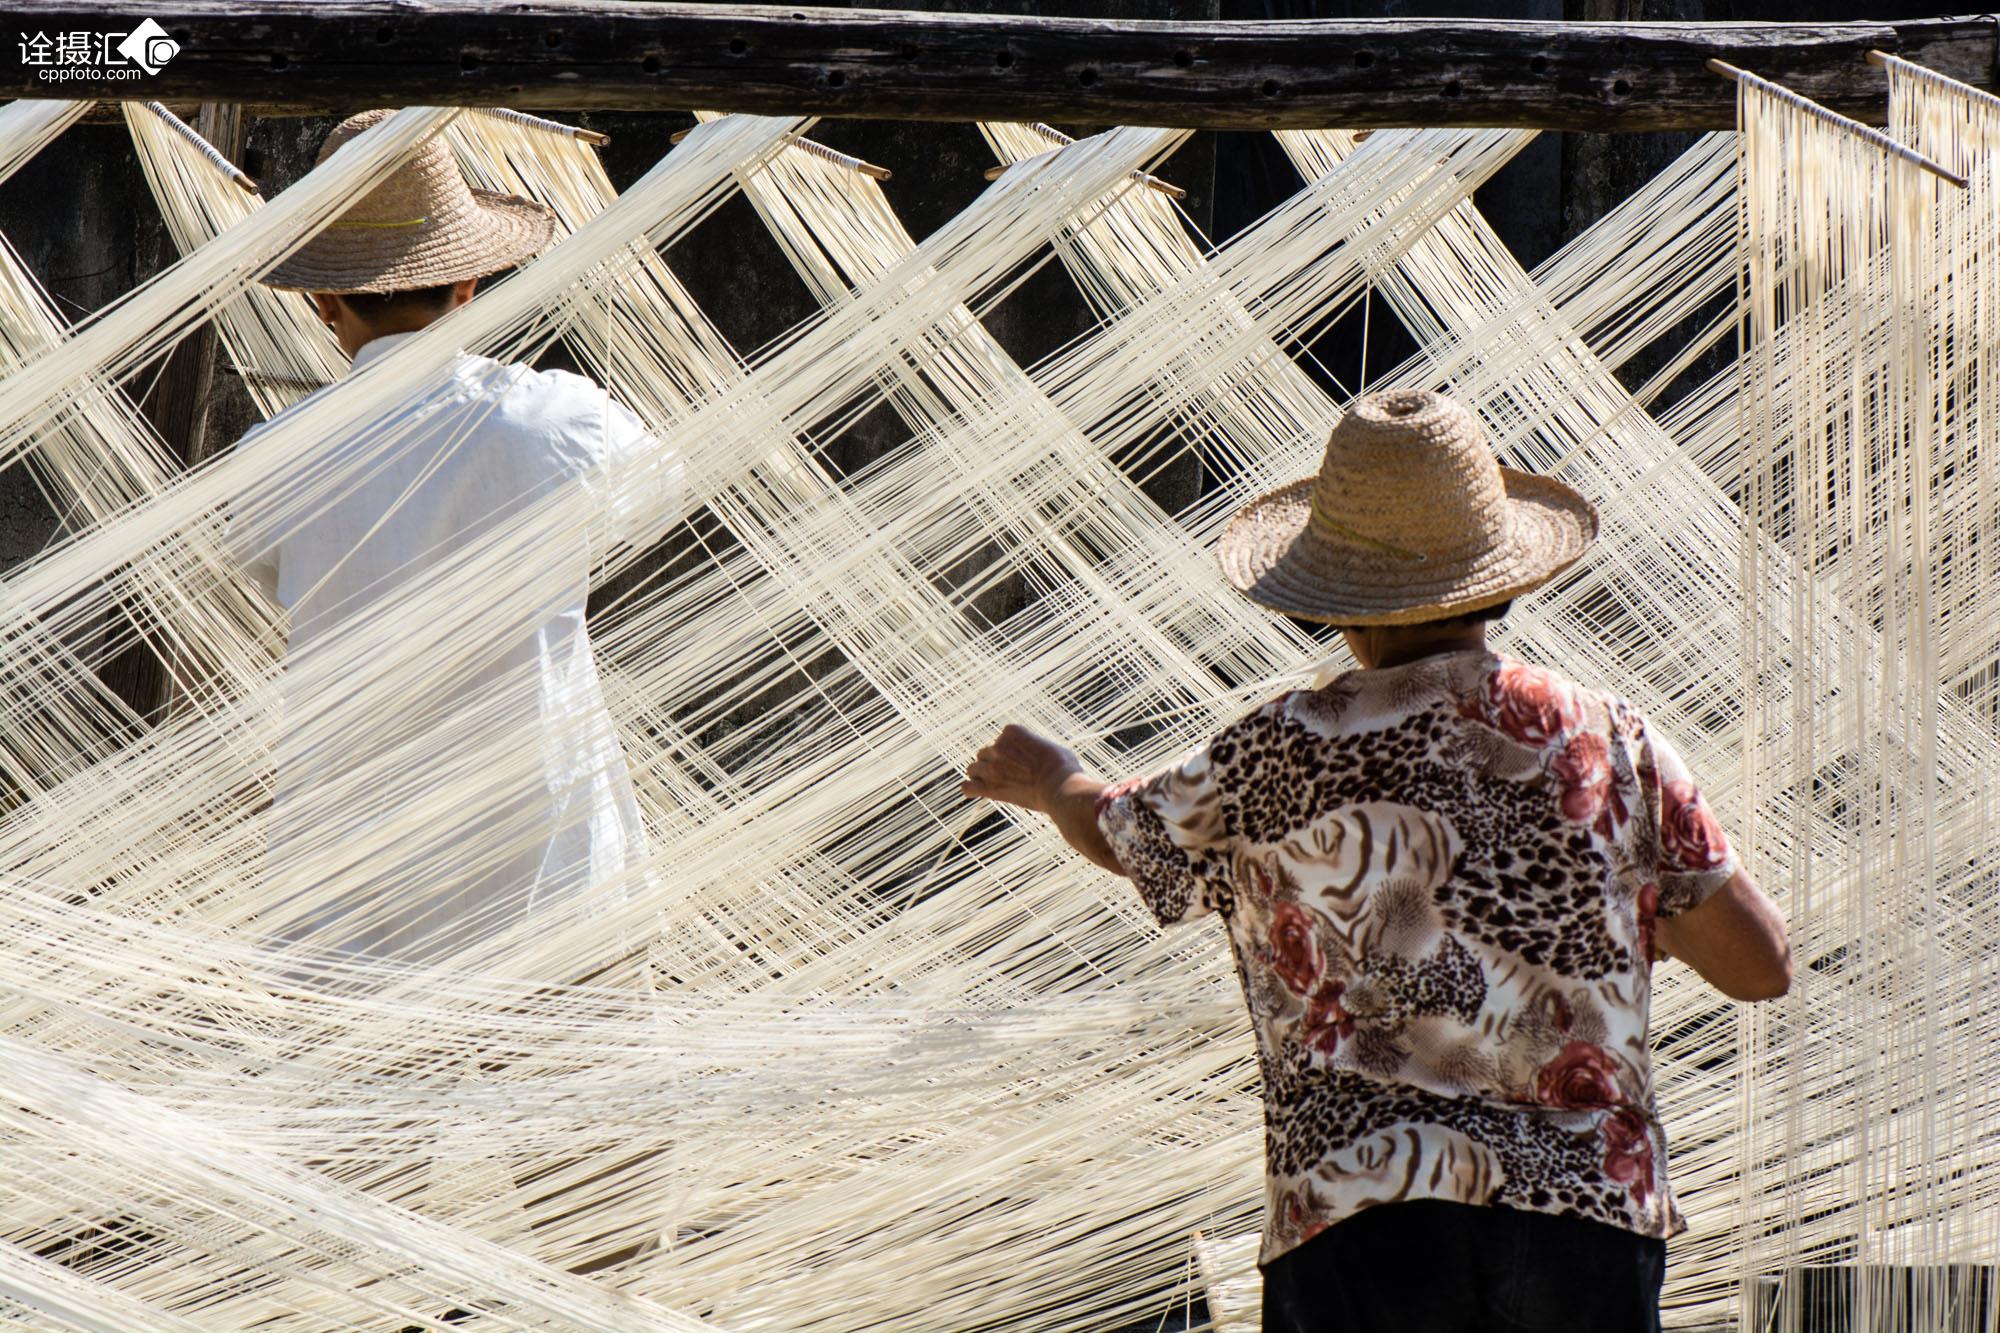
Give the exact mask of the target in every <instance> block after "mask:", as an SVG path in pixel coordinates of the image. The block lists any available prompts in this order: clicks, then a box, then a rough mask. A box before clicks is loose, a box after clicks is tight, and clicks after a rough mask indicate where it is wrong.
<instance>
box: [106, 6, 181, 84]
mask: <svg viewBox="0 0 2000 1333" xmlns="http://www.w3.org/2000/svg"><path fill="white" fill-rule="evenodd" d="M180 53H181V44H180V43H179V42H177V41H175V40H174V39H173V38H171V37H169V36H167V30H166V29H165V28H162V27H161V26H160V25H159V24H158V23H156V22H154V21H153V20H152V19H141V20H140V21H139V26H138V27H136V28H134V29H132V31H130V32H128V33H126V34H125V40H124V41H122V42H120V43H118V54H119V55H121V56H124V57H125V58H126V59H127V60H129V61H131V62H132V63H133V64H135V65H138V66H140V67H141V68H143V69H144V70H145V71H146V72H147V73H148V74H158V73H159V72H160V69H161V67H162V66H164V65H165V64H166V63H167V62H168V61H169V60H172V59H173V58H174V57H175V56H177V55H179V54H180Z"/></svg>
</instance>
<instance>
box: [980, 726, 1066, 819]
mask: <svg viewBox="0 0 2000 1333" xmlns="http://www.w3.org/2000/svg"><path fill="white" fill-rule="evenodd" d="M1082 771H1083V765H1082V763H1080V762H1079V761H1078V760H1077V757H1076V755H1075V753H1074V752H1073V751H1071V750H1069V749H1067V748H1065V747H1063V746H1061V745H1058V744H1056V743H1055V742H1054V741H1052V740H1050V739H1048V738H1047V737H1046V736H1037V735H1036V734H1035V733H1034V732H1032V731H1029V730H1028V729H1027V728H1026V727H1018V726H1014V725H1012V724H1011V723H1010V724H1009V725H1007V726H1006V727H1003V728H1001V731H1000V734H999V735H998V736H997V737H995V738H994V740H993V743H992V744H991V745H988V746H986V747H985V748H984V749H982V750H980V752H979V753H978V754H977V755H976V756H974V758H973V760H972V762H971V763H970V764H967V765H966V767H965V781H964V783H963V784H961V785H960V787H959V790H960V791H962V792H964V793H965V794H966V795H967V796H969V797H972V798H974V799H982V800H988V801H1003V802H1005V803H1006V804H1008V805H1018V806H1020V807H1021V808H1022V809H1024V810H1035V811H1039V812H1041V813H1042V814H1048V813H1049V812H1050V809H1051V805H1052V802H1053V801H1054V799H1055V795H1056V792H1057V791H1058V789H1059V788H1061V786H1062V784H1063V782H1064V780H1065V779H1067V778H1069V777H1070V776H1072V775H1073V774H1077V773H1081V772H1082Z"/></svg>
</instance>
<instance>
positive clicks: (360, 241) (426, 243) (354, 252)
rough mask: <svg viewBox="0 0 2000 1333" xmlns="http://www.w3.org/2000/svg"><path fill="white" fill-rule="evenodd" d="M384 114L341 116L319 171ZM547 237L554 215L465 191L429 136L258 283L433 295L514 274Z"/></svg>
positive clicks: (440, 144) (525, 203) (515, 200)
mask: <svg viewBox="0 0 2000 1333" xmlns="http://www.w3.org/2000/svg"><path fill="white" fill-rule="evenodd" d="M391 114H392V112H391V111H390V110H388V109H385V108H378V109H376V110H373V111H363V112H361V113H360V114H358V115H354V116H349V117H348V118H347V119H346V120H344V121H342V122H341V123H340V124H339V125H338V126H336V127H335V129H334V131H333V133H331V134H329V135H328V136H327V138H326V142H325V143H323V144H321V145H320V150H319V161H320V162H324V161H326V160H327V158H329V157H331V156H332V155H333V152H334V150H335V149H337V148H339V147H340V146H341V145H342V144H344V143H346V142H347V141H348V140H349V139H352V138H353V137H354V136H355V135H357V134H360V133H361V132H362V131H364V130H366V129H368V128H370V127H371V126H373V125H376V124H378V123H380V122H381V121H382V120H384V119H386V118H387V117H388V116H389V115H391ZM554 233H555V214H554V213H552V212H551V211H550V210H549V209H547V208H545V207H543V206H542V205H541V204H538V203H536V202H534V201H533V200H531V199H523V198H521V197H520V196H519V195H511V194H500V193H498V192H496V191H493V190H476V189H473V188H471V187H470V186H468V185H467V184H466V183H465V176H464V175H463V174H462V173H461V172H460V171H459V169H458V164H457V163H456V162H454V161H453V160H452V156H451V149H450V148H449V147H448V146H447V145H446V143H445V141H444V138H443V136H441V135H433V136H431V137H430V138H429V139H426V140H425V141H424V142H423V143H421V144H419V145H418V146H417V147H416V148H415V149H413V150H412V151H411V153H410V156H409V157H408V158H407V159H406V160H405V161H404V162H403V163H402V164H401V165H399V166H398V167H397V168H396V170H395V171H394V172H393V173H391V174H390V176H389V178H388V179H387V180H384V181H383V182H382V183H381V184H380V185H377V186H376V187H375V188H374V189H373V190H370V191H369V192H368V193H367V194H365V195H363V196H362V197H361V199H360V200H359V201H358V202H357V203H355V204H354V205H353V206H352V207H351V208H349V209H348V210H347V211H346V212H345V213H343V214H341V215H340V217H339V218H337V219H336V220H334V221H333V222H331V223H329V224H327V227H326V229H325V230H323V231H321V232H320V233H319V235H317V236H315V237H313V238H312V239H311V240H310V241H308V242H306V244H305V245H304V246H303V247H301V248H300V249H299V250H298V251H297V253H295V254H293V255H292V256H291V257H290V258H289V259H287V260H285V261H284V262H283V263H282V264H279V265H278V266H277V267H276V268H274V269H272V270H271V272H270V273H268V274H267V275H265V277H264V282H265V283H266V284H267V285H269V286H272V287H278V288H283V289H286V290H292V291H314V292H395V291H408V290H410V289H412V288H417V287H439V286H443V285H444V284H446V283H450V282H461V281H463V280H464V279H466V278H482V277H485V276H486V275H487V274H489V273H497V272H499V271H500V270H502V269H506V268H512V267H513V266H514V265H516V264H519V263H521V262H523V261H524V260H527V259H529V258H530V257H532V256H533V255H534V254H536V253H537V252H538V251H540V250H541V249H542V248H543V247H545V246H546V245H548V243H549V238H550V237H551V236H552V235H554Z"/></svg>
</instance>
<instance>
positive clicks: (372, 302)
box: [334, 282, 458, 324]
mask: <svg viewBox="0 0 2000 1333" xmlns="http://www.w3.org/2000/svg"><path fill="white" fill-rule="evenodd" d="M456 286H458V284H457V283H455V282H447V283H445V284H444V285H443V286H440V287H411V288H408V289H406V290H404V291H400V292H341V293H339V294H338V295H337V296H336V297H335V298H334V299H335V300H337V301H339V302H340V303H341V304H343V305H345V306H346V307H347V308H348V309H349V310H352V311H353V312H354V313H355V314H356V315H358V316H360V317H361V318H362V319H363V320H365V321H367V322H368V323H370V324H376V323H380V322H381V321H382V320H384V319H388V318H389V317H391V316H394V315H414V314H421V313H427V312H434V311H439V310H442V309H444V308H445V306H446V304H447V303H448V302H450V300H451V292H452V288H454V287H456Z"/></svg>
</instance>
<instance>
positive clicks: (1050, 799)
mask: <svg viewBox="0 0 2000 1333" xmlns="http://www.w3.org/2000/svg"><path fill="white" fill-rule="evenodd" d="M1105 786H1106V784H1105V783H1103V782H1100V781H1098V780H1097V779H1096V778H1093V777H1090V776H1089V775H1087V774H1086V773H1084V771H1083V765H1082V764H1081V763H1079V762H1078V760H1077V757H1076V755H1075V753H1074V752H1072V751H1070V750H1069V749H1067V748H1065V747H1064V746H1061V745H1058V744H1056V743H1055V742H1054V741H1052V740H1049V739H1048V738H1047V737H1045V736H1037V735H1036V734H1035V733H1034V732H1032V731H1029V730H1028V729H1027V728H1026V727H1017V726H1013V725H1009V726H1007V727H1005V728H1003V729H1002V730H1001V732H1000V734H999V736H997V737H995V738H994V741H993V743H992V744H991V745H988V746H987V747H986V748H984V749H982V750H981V751H980V752H979V753H978V755H977V756H975V757H974V759H973V761H972V762H971V763H970V764H968V765H966V769H965V782H964V783H963V785H962V786H961V787H960V788H959V790H961V791H963V792H964V793H965V794H966V795H967V796H969V797H972V798H974V799H976V800H988V801H1000V802H1003V803H1004V804H1007V805H1017V806H1020V807H1021V808H1022V809H1023V810H1033V811H1036V812H1037V813H1040V814H1044V815H1047V816H1048V817H1049V818H1050V819H1051V820H1052V821H1054V823H1055V826H1056V831H1057V832H1058V833H1060V834H1062V836H1063V841H1065V842H1067V843H1068V844H1069V845H1070V846H1072V847H1074V848H1076V850H1077V851H1079V852H1081V853H1082V854H1083V855H1085V856H1087V857H1089V858H1090V859H1091V860H1092V861H1095V862H1096V863H1097V864H1098V865H1100V866H1103V867H1104V868H1105V869H1106V870H1109V871H1110V872H1111V873H1113V874H1114V875H1123V874H1124V873H1125V868H1124V867H1123V866H1121V865H1119V864H1118V858H1117V857H1116V856H1114V855H1113V854H1112V851H1111V844H1110V843H1108V842H1106V841H1105V839H1104V834H1103V832H1102V831H1101V830H1099V828H1098V826H1097V798H1098V796H1099V794H1101V793H1102V792H1103V791H1104V788H1105Z"/></svg>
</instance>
